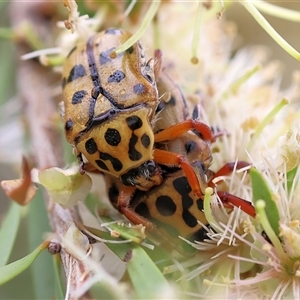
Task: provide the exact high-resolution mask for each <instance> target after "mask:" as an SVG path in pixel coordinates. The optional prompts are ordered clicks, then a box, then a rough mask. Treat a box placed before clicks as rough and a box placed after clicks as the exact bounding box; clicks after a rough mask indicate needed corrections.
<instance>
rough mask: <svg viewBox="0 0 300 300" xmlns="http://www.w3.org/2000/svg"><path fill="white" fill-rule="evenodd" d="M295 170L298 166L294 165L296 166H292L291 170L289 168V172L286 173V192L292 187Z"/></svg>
mask: <svg viewBox="0 0 300 300" xmlns="http://www.w3.org/2000/svg"><path fill="white" fill-rule="evenodd" d="M297 170H298V168H297V167H296V168H294V169H292V170H290V171H289V172H287V173H286V180H287V190H288V192H290V191H291V189H292V185H293V182H294V179H295V176H296V174H297Z"/></svg>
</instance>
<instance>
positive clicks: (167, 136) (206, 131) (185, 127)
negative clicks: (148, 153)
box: [154, 119, 215, 142]
mask: <svg viewBox="0 0 300 300" xmlns="http://www.w3.org/2000/svg"><path fill="white" fill-rule="evenodd" d="M193 129H194V130H197V131H198V132H199V133H200V134H201V136H202V137H203V139H204V140H206V141H210V142H214V141H215V136H214V134H213V133H212V131H211V129H210V127H209V126H207V125H206V124H204V123H202V122H199V121H196V120H192V119H190V120H186V121H183V122H180V123H177V124H174V125H172V126H170V127H168V128H166V129H164V130H162V131H160V132H158V133H156V134H155V135H154V141H155V142H163V141H168V140H173V139H175V138H177V137H180V136H182V135H183V134H184V133H185V132H187V131H189V130H193Z"/></svg>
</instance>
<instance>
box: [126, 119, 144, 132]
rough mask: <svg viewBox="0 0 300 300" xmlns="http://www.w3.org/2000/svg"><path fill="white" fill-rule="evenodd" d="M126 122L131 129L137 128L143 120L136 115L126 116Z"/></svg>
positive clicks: (141, 124)
mask: <svg viewBox="0 0 300 300" xmlns="http://www.w3.org/2000/svg"><path fill="white" fill-rule="evenodd" d="M126 123H127V126H128V127H129V128H130V129H131V130H132V131H134V130H136V129H139V128H141V127H142V126H143V121H142V120H141V119H140V118H139V117H138V116H130V117H128V118H126Z"/></svg>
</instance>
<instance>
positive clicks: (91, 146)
mask: <svg viewBox="0 0 300 300" xmlns="http://www.w3.org/2000/svg"><path fill="white" fill-rule="evenodd" d="M84 146H85V150H86V151H87V153H88V154H91V155H92V154H94V153H96V152H97V151H98V148H97V144H96V142H95V140H94V139H93V138H91V139H89V140H87V141H86V142H85V145H84Z"/></svg>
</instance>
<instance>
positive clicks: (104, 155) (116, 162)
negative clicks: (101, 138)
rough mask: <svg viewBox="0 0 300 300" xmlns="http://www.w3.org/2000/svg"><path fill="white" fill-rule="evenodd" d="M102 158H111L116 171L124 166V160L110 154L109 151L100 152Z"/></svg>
mask: <svg viewBox="0 0 300 300" xmlns="http://www.w3.org/2000/svg"><path fill="white" fill-rule="evenodd" d="M100 159H102V160H109V161H110V162H111V164H112V166H113V168H114V170H115V171H117V172H119V171H121V170H122V168H123V164H122V162H121V161H120V160H119V159H117V158H115V157H113V156H112V155H110V154H109V153H104V152H100Z"/></svg>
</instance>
